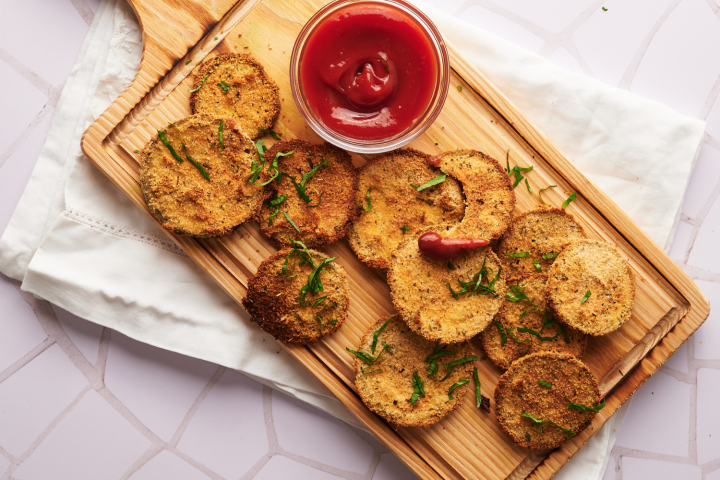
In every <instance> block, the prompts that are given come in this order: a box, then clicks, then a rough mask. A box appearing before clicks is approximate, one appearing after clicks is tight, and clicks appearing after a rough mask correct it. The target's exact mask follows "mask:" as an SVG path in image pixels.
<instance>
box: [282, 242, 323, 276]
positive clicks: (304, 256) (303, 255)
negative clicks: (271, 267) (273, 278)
mask: <svg viewBox="0 0 720 480" xmlns="http://www.w3.org/2000/svg"><path fill="white" fill-rule="evenodd" d="M292 243H293V248H292V250H290V252H289V253H288V254H287V256H286V257H285V262H284V263H283V265H282V273H283V275H285V276H286V277H289V278H292V277H296V276H297V274H295V275H288V273H287V264H288V261H289V260H290V257H291V256H293V255H297V256H298V257H300V263H299V265H298V266H303V265H305V264H306V263H307V264H308V265H310V266H312V267H313V268H315V262H313V260H312V256H311V255H310V251H309V250H308V249H307V247H306V246H305V244H304V243H303V242H299V241H297V240H293V242H292ZM298 247H300V248H298ZM292 270H295V267H294V266H293V268H292ZM292 270H291V271H292Z"/></svg>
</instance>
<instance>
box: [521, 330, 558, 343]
mask: <svg viewBox="0 0 720 480" xmlns="http://www.w3.org/2000/svg"><path fill="white" fill-rule="evenodd" d="M517 331H518V332H522V333H529V334H530V335H534V336H536V337H537V338H538V340H540V341H541V342H552V341H553V340H555V339H556V338H557V337H558V336H559V335H560V331H558V332H557V333H556V334H555V336H552V337H543V336H542V335H540V333H539V332H536V331H535V330H533V329H532V328H524V327H518V329H517Z"/></svg>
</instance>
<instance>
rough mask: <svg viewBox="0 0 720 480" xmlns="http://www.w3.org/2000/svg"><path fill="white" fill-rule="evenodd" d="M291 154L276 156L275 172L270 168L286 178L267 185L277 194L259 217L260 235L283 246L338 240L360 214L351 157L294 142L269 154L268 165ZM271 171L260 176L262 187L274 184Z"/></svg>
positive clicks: (325, 146)
mask: <svg viewBox="0 0 720 480" xmlns="http://www.w3.org/2000/svg"><path fill="white" fill-rule="evenodd" d="M288 152H294V153H292V154H290V155H286V156H280V157H278V161H277V166H276V169H272V167H271V168H270V170H271V171H272V172H273V173H275V172H276V171H278V172H282V173H279V174H278V177H277V178H276V179H275V180H273V181H271V182H270V183H269V184H268V188H271V189H272V190H273V193H272V196H271V197H270V198H269V199H268V201H266V202H265V204H264V205H263V207H262V208H261V209H260V211H259V213H258V215H257V220H258V222H259V223H260V230H261V231H262V232H263V233H264V234H265V235H267V236H268V237H270V238H271V239H273V240H274V241H275V242H277V243H278V244H279V245H284V246H288V245H291V244H292V242H293V241H294V240H299V241H301V242H303V243H304V244H305V245H306V246H308V247H319V246H322V245H328V244H330V243H333V242H336V241H337V240H340V239H341V238H342V237H344V236H345V234H346V233H347V230H348V228H349V227H350V225H351V224H352V222H353V220H355V218H357V216H358V214H359V213H360V206H359V205H358V204H356V203H355V196H356V192H357V185H358V177H357V170H355V167H353V164H352V160H351V158H350V155H348V153H347V152H346V151H344V150H341V149H339V148H336V147H334V146H332V145H330V144H329V143H325V144H322V145H313V144H311V143H308V142H304V141H302V140H291V141H288V142H279V143H276V144H275V145H273V146H272V148H270V150H268V151H267V152H265V163H266V165H267V164H270V163H272V162H273V161H274V159H275V156H276V155H277V154H287V153H288ZM267 170H268V169H265V170H264V171H263V173H262V175H261V177H260V178H261V179H263V181H264V182H267V181H269V180H270V179H271V177H270V175H269V174H268V172H267ZM278 179H279V180H280V181H279V183H278ZM293 179H294V180H293ZM293 224H294V225H293Z"/></svg>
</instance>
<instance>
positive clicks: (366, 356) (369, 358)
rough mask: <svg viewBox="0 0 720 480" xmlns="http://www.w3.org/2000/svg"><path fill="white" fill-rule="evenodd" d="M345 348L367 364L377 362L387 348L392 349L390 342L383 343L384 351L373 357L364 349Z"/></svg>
mask: <svg viewBox="0 0 720 480" xmlns="http://www.w3.org/2000/svg"><path fill="white" fill-rule="evenodd" d="M331 323H332V322H331ZM335 323H337V320H336V321H335ZM345 350H347V351H348V352H350V353H352V354H353V355H355V356H356V357H358V358H359V359H360V360H362V361H363V362H365V363H366V364H367V365H372V364H373V363H375V362H377V361H378V360H380V356H381V355H382V354H383V353H384V352H385V350H390V345H388V344H383V349H382V351H381V352H380V354H379V355H378V356H377V357H373V356H372V355H370V354H369V353H367V352H363V351H362V350H358V351H355V350H350V349H349V348H347V347H345ZM368 373H372V372H368Z"/></svg>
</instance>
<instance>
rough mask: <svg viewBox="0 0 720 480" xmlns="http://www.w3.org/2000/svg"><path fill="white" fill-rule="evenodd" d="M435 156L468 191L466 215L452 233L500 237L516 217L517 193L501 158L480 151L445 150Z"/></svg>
mask: <svg viewBox="0 0 720 480" xmlns="http://www.w3.org/2000/svg"><path fill="white" fill-rule="evenodd" d="M434 159H435V160H437V161H439V163H438V166H439V167H440V170H442V171H443V172H444V173H446V174H448V175H451V176H452V177H454V178H456V179H457V180H458V181H459V182H460V183H462V186H463V193H464V194H465V203H466V205H467V208H466V209H465V218H464V219H463V221H462V222H460V223H459V224H458V225H457V226H456V227H455V229H454V230H453V231H452V236H454V237H474V238H484V239H485V240H495V239H498V238H500V237H501V236H502V235H503V234H504V233H505V231H506V230H507V228H508V225H509V224H510V219H511V218H512V212H513V209H514V208H515V192H513V189H512V184H511V183H510V178H509V177H508V175H507V173H505V171H504V170H503V168H502V167H501V166H500V164H499V163H498V161H497V160H495V159H494V158H492V157H490V156H488V155H485V154H484V153H481V152H478V151H477V150H455V151H453V152H445V153H443V154H441V155H439V156H437V157H434Z"/></svg>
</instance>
